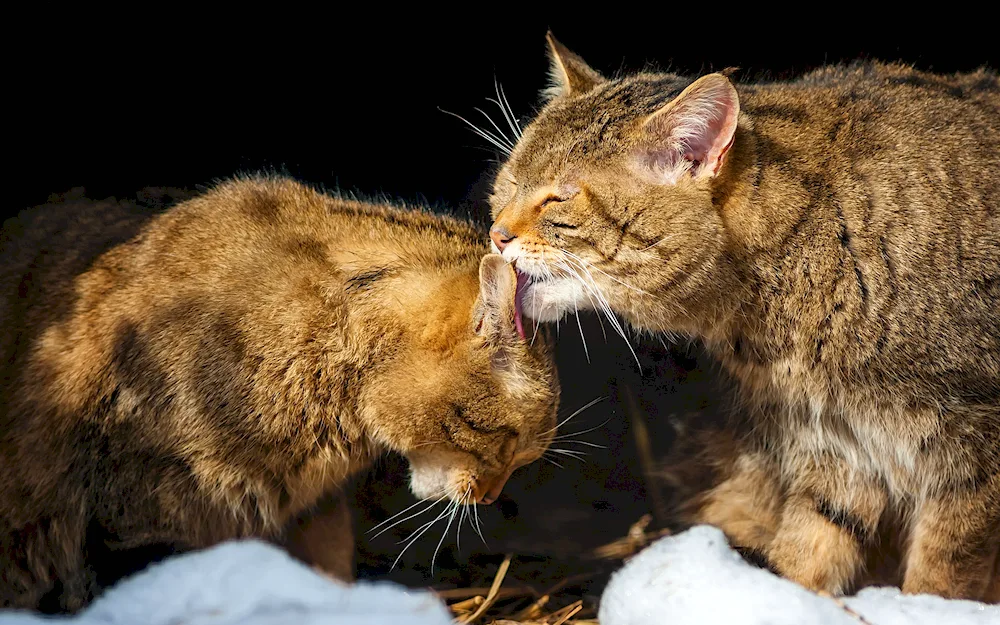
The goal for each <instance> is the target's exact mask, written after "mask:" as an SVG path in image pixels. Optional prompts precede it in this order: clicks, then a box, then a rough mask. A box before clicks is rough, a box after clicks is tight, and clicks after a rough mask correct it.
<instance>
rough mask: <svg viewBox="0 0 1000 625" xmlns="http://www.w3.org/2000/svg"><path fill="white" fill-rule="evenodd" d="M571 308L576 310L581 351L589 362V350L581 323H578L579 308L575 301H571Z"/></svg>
mask: <svg viewBox="0 0 1000 625" xmlns="http://www.w3.org/2000/svg"><path fill="white" fill-rule="evenodd" d="M573 309H574V310H575V312H576V327H577V328H579V329H580V340H581V341H582V342H583V353H584V354H585V355H586V356H587V364H590V350H589V349H587V339H585V338H583V325H582V324H581V323H580V309H579V308H577V306H576V301H575V300H574V301H573Z"/></svg>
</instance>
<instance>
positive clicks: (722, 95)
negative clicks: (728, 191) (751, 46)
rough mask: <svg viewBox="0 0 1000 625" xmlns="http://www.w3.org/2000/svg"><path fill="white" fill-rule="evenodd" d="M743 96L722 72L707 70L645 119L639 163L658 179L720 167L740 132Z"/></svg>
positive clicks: (663, 181)
mask: <svg viewBox="0 0 1000 625" xmlns="http://www.w3.org/2000/svg"><path fill="white" fill-rule="evenodd" d="M739 114H740V100H739V96H738V95H737V94H736V88H735V87H733V84H732V83H731V82H729V79H728V78H727V77H725V76H724V75H722V74H709V75H708V76H703V77H702V78H699V79H698V80H696V81H695V82H694V83H692V84H691V85H689V86H688V87H687V88H686V89H685V90H684V91H682V92H681V94H680V95H679V96H677V97H676V98H674V99H673V100H672V101H671V102H670V103H669V104H666V105H665V106H663V107H662V108H661V109H660V110H658V111H656V112H655V113H653V114H652V115H650V116H649V117H647V118H646V119H645V120H644V121H643V122H642V133H643V138H642V140H641V143H640V146H641V147H640V150H641V153H640V154H639V157H640V160H639V163H640V167H641V168H642V169H643V173H644V174H645V175H647V176H651V177H652V179H653V180H654V181H655V182H657V183H660V184H674V183H676V182H677V181H678V180H679V179H680V178H681V177H683V176H693V177H695V178H706V177H712V176H715V175H716V174H717V173H719V170H720V169H721V167H722V164H723V162H724V160H725V157H726V153H727V152H728V151H729V148H730V147H732V145H733V140H734V139H735V137H736V121H737V119H738V118H739Z"/></svg>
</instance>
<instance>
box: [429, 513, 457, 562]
mask: <svg viewBox="0 0 1000 625" xmlns="http://www.w3.org/2000/svg"><path fill="white" fill-rule="evenodd" d="M461 505H462V502H461V501H460V500H458V499H456V500H455V502H454V504H452V507H451V516H449V517H448V524H447V525H445V526H444V532H442V533H441V540H439V541H438V544H437V547H435V548H434V555H432V556H431V575H434V561H435V560H437V555H438V551H440V550H441V545H442V544H444V539H445V537H447V536H448V530H450V529H451V524H452V522H454V520H455V515H456V514H458V509H459V507H461Z"/></svg>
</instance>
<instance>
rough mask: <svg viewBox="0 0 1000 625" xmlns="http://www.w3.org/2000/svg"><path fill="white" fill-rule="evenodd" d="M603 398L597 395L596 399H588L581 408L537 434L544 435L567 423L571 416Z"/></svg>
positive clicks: (603, 398)
mask: <svg viewBox="0 0 1000 625" xmlns="http://www.w3.org/2000/svg"><path fill="white" fill-rule="evenodd" d="M605 399H607V397H598V398H597V399H592V400H590V401H589V402H587V403H586V404H584V405H583V406H582V407H581V408H578V409H577V410H576V411H575V412H574V413H573V414H571V415H570V416H568V417H566V418H565V419H563V420H562V421H560V422H559V423H557V424H556V426H555V427H554V428H550V429H548V430H546V431H544V432H542V433H541V434H539V436H545V435H546V434H548V433H549V432H555V431H556V430H558V429H559V428H561V427H562V426H564V425H566V424H567V423H569V421H570V419H572V418H573V417H575V416H577V415H578V414H580V413H581V412H583V411H584V410H586V409H587V408H590V407H591V406H593V405H594V404H596V403H597V402H600V401H603V400H605Z"/></svg>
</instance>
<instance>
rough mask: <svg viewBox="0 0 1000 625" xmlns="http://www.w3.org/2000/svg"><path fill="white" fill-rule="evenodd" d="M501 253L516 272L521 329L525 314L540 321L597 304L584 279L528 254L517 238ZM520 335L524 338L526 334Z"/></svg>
mask: <svg viewBox="0 0 1000 625" xmlns="http://www.w3.org/2000/svg"><path fill="white" fill-rule="evenodd" d="M493 247H494V248H496V245H494V246H493ZM502 256H503V257H504V259H505V260H506V261H507V262H509V263H512V264H513V265H514V269H515V270H516V272H517V296H516V299H515V322H516V323H518V324H519V328H518V331H519V332H521V331H522V330H521V327H520V324H521V323H522V321H521V320H522V319H523V318H528V319H531V320H533V321H536V322H539V323H545V322H554V321H559V320H560V319H562V318H563V317H565V316H566V315H568V314H570V313H576V312H580V311H584V310H592V309H593V308H594V305H593V298H592V297H591V296H589V293H588V292H587V289H586V287H585V286H584V284H583V281H582V280H580V279H577V278H575V277H573V276H569V275H567V274H565V273H564V272H561V271H558V270H557V271H553V270H552V269H551V268H550V267H549V265H548V264H547V263H545V261H544V259H538V258H534V257H533V255H531V254H526V253H525V252H524V250H523V249H522V246H521V245H519V243H518V242H516V241H515V242H514V243H512V244H511V245H508V246H507V247H506V248H505V249H504V251H503V253H502ZM521 336H522V338H523V337H524V334H522V335H521Z"/></svg>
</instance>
